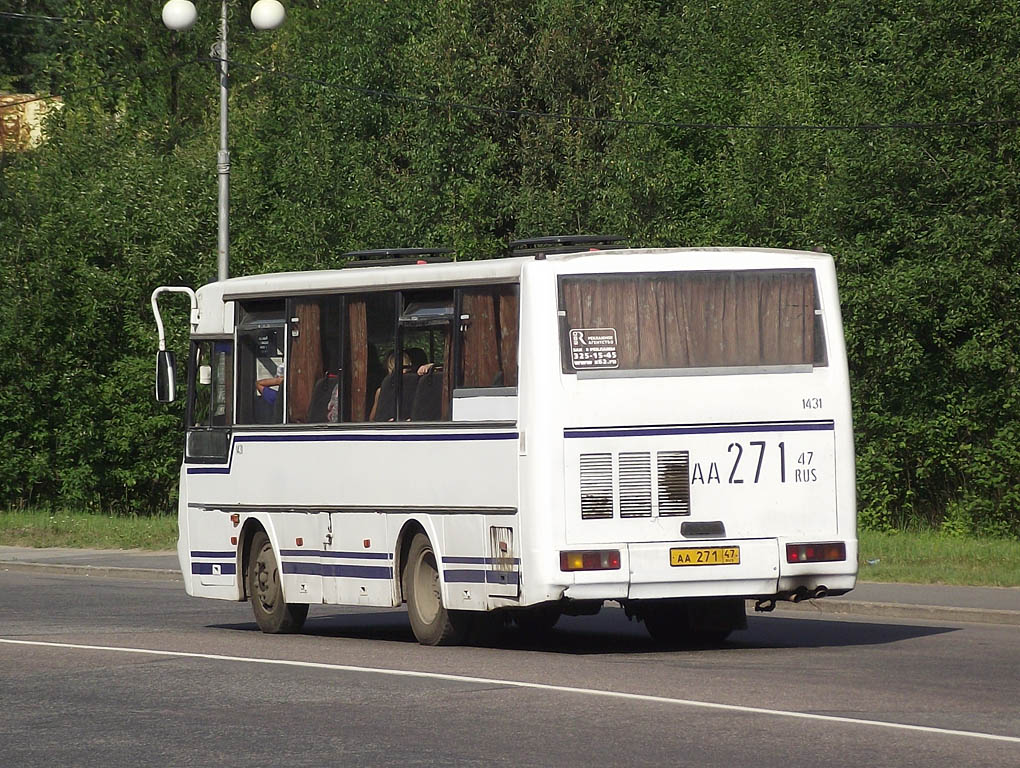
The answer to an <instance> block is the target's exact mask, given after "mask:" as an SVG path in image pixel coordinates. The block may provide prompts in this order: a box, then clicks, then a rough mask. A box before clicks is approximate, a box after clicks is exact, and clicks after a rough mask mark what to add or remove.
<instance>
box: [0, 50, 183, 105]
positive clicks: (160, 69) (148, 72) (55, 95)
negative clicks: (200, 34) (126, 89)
mask: <svg viewBox="0 0 1020 768" xmlns="http://www.w3.org/2000/svg"><path fill="white" fill-rule="evenodd" d="M197 61H199V60H194V61H193V60H189V61H184V62H178V63H176V64H172V65H170V66H166V67H155V68H151V69H148V70H145V71H141V72H135V73H128V74H124V75H121V78H120V79H118V80H104V81H103V82H100V83H92V84H91V85H83V86H82V87H80V88H68V89H66V90H63V91H61V92H60V93H49V94H44V95H41V96H33V97H31V98H28V99H19V100H18V101H10V102H8V103H6V104H0V109H14V108H15V107H20V106H21V105H22V104H31V103H32V102H33V101H47V100H49V99H61V98H64V97H65V96H71V95H74V94H76V93H84V92H86V91H94V90H96V89H97V88H104V87H106V86H108V85H123V82H122V81H123V80H124V79H125V78H128V79H134V78H140V77H150V76H152V75H160V74H163V73H164V72H171V71H173V70H175V69H180V68H181V67H185V66H187V65H188V64H195V63H197Z"/></svg>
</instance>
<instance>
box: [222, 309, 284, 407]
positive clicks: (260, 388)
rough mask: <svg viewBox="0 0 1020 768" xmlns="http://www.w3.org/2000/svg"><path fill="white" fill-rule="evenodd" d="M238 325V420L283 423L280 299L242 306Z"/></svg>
mask: <svg viewBox="0 0 1020 768" xmlns="http://www.w3.org/2000/svg"><path fill="white" fill-rule="evenodd" d="M241 309H242V313H243V315H242V320H241V323H240V324H239V325H238V328H237V356H238V359H237V387H236V394H235V397H236V399H237V423H238V424H282V423H283V403H284V400H285V399H286V396H287V385H286V349H287V336H286V325H285V322H284V303H283V301H275V300H274V301H269V300H264V301H252V302H248V303H246V304H244V305H242V307H241Z"/></svg>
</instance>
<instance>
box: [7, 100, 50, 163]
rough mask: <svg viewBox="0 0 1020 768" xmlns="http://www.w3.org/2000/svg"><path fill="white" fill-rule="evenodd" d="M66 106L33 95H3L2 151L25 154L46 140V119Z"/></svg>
mask: <svg viewBox="0 0 1020 768" xmlns="http://www.w3.org/2000/svg"><path fill="white" fill-rule="evenodd" d="M63 106H64V103H63V101H61V100H60V99H59V98H49V97H40V96H36V95H35V94H34V93H5V94H0V151H3V152H23V151H25V150H28V149H33V148H34V147H37V146H39V144H41V143H42V141H43V120H44V118H45V117H46V115H48V114H49V113H50V111H51V110H54V109H60V108H62V107H63Z"/></svg>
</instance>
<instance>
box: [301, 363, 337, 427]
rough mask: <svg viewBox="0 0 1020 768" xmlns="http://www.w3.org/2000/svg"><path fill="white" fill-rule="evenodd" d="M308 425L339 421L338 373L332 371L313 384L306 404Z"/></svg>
mask: <svg viewBox="0 0 1020 768" xmlns="http://www.w3.org/2000/svg"><path fill="white" fill-rule="evenodd" d="M306 421H307V422H308V423H309V424H322V423H327V424H336V423H337V422H338V421H340V373H339V371H336V370H333V371H329V372H327V373H326V375H325V376H323V377H322V378H321V379H319V380H318V381H317V382H315V388H314V389H313V390H312V397H311V400H310V401H309V403H308V418H307V419H306Z"/></svg>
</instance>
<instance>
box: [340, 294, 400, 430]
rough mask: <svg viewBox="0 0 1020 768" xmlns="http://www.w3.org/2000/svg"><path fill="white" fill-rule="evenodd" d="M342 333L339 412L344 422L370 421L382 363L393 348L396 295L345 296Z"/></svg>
mask: <svg viewBox="0 0 1020 768" xmlns="http://www.w3.org/2000/svg"><path fill="white" fill-rule="evenodd" d="M344 320H345V321H346V332H345V333H344V359H345V363H344V371H343V382H342V385H341V389H342V392H343V403H342V410H343V414H344V418H345V420H347V421H352V422H363V421H372V420H373V419H372V416H373V411H374V410H376V408H375V406H376V405H377V402H378V400H377V398H378V397H379V394H380V387H381V385H382V382H383V379H384V378H385V377H386V369H385V367H384V366H385V360H386V357H387V355H392V354H393V351H394V349H395V348H396V294H395V293H393V292H386V293H366V294H354V295H350V296H348V297H347V300H346V312H345V313H344Z"/></svg>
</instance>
